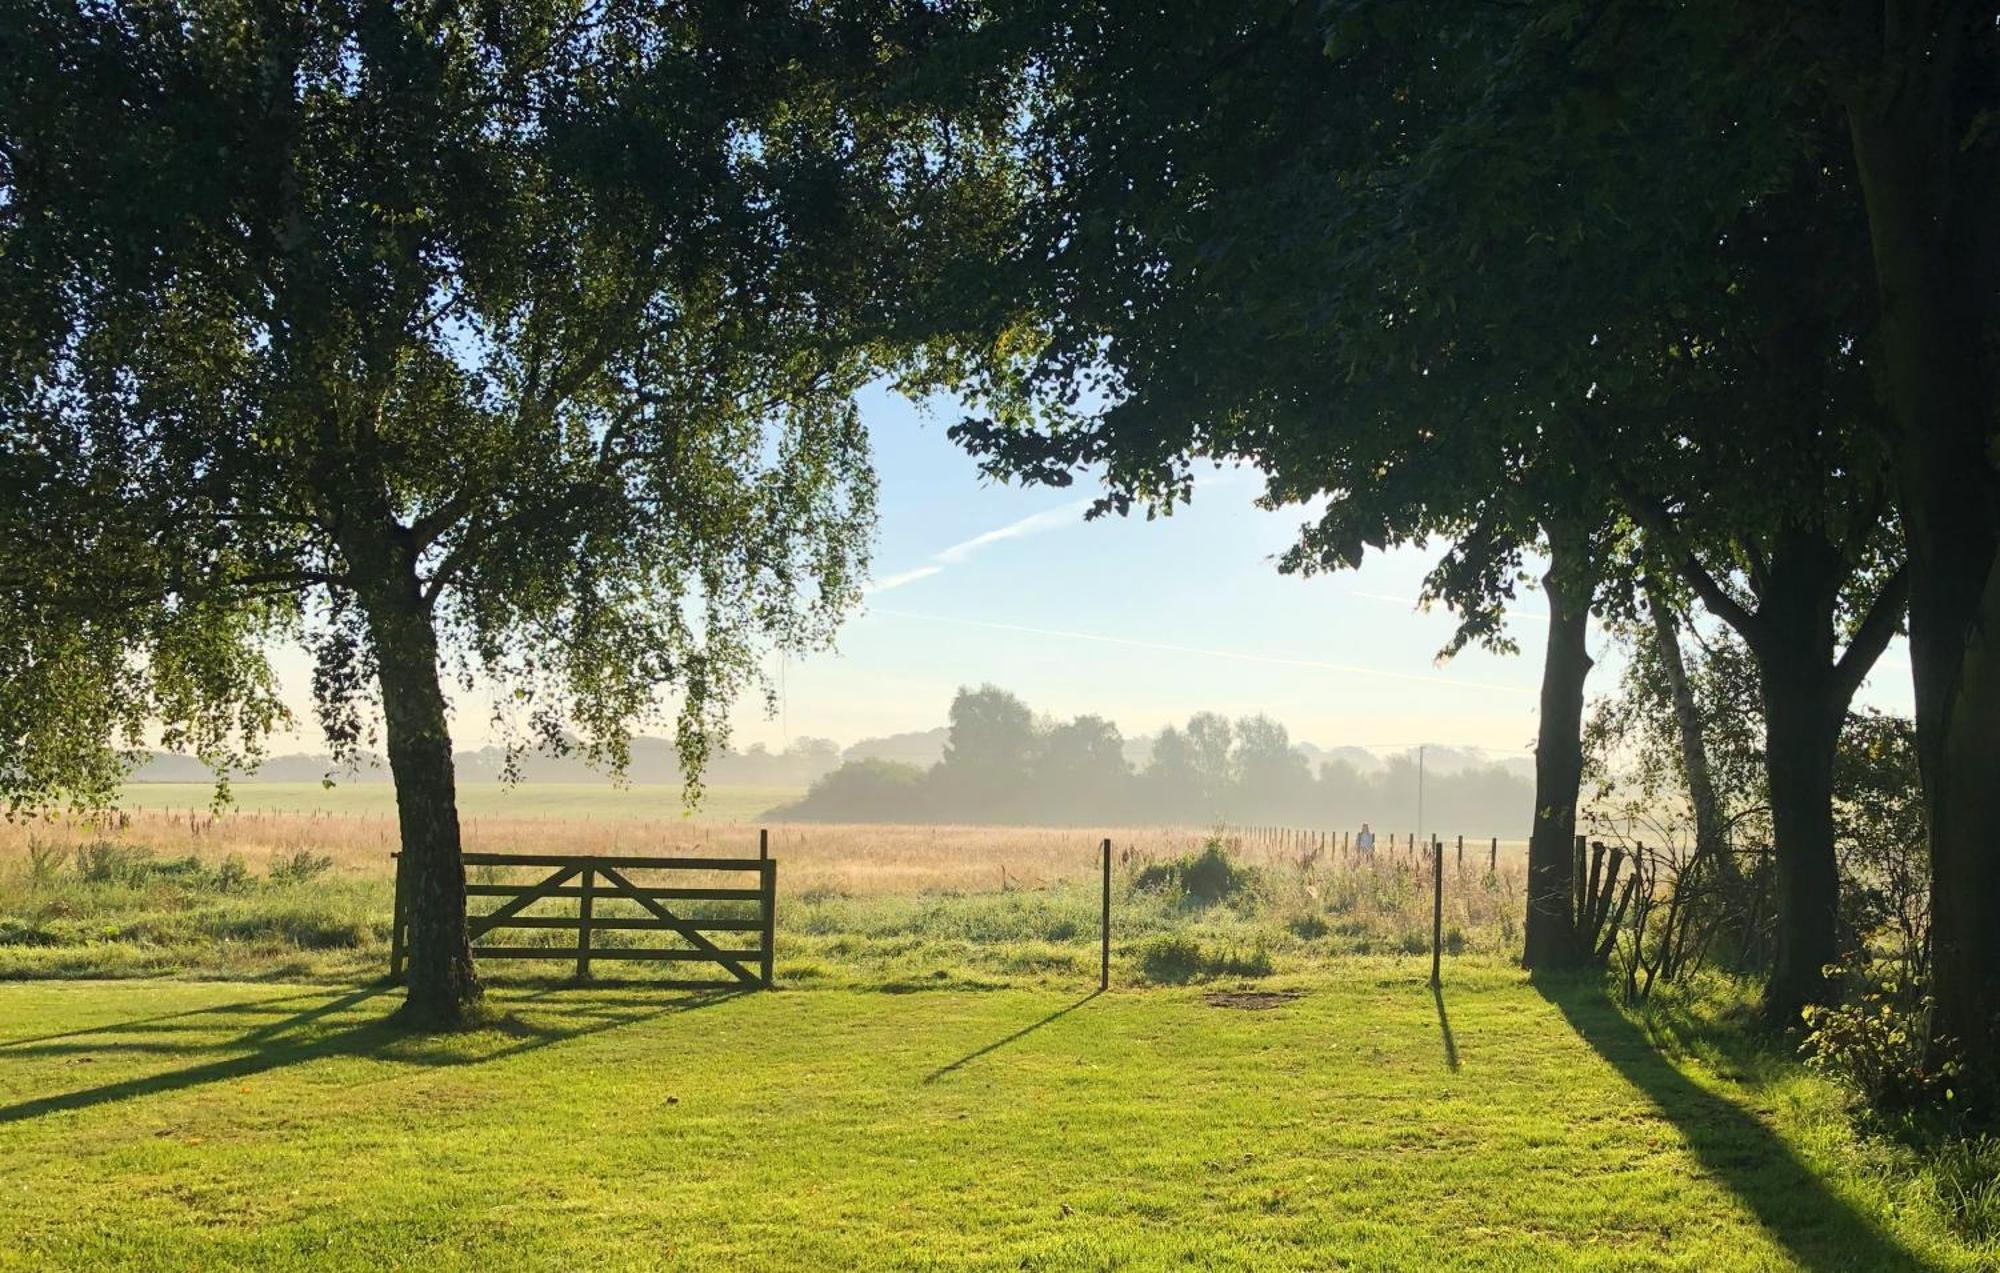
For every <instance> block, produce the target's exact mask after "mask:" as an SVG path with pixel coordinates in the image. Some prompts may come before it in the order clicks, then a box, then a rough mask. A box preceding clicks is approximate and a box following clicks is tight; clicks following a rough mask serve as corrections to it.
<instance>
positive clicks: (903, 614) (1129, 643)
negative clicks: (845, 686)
mask: <svg viewBox="0 0 2000 1273" xmlns="http://www.w3.org/2000/svg"><path fill="white" fill-rule="evenodd" d="M871 613H874V614H886V615H891V616H893V617H895V618H899V619H923V620H925V621H927V622H930V623H955V624H959V625H961V626H963V627H968V628H986V629H989V630H991V631H994V632H1018V633H1022V634H1025V635H1028V636H1044V637H1056V638H1059V639H1062V640H1068V641H1092V642H1096V643H1098V644H1101V645H1122V646H1125V647H1127V648H1130V649H1139V650H1160V651H1163V652H1165V653H1168V654H1193V655H1199V656H1201V657H1204V658H1212V659H1233V660H1235V661H1236V662H1239V663H1271V664H1276V665H1277V666H1280V667H1302V668H1310V669H1313V670H1315V671H1321V672H1339V673H1342V674H1344V675H1348V676H1362V677H1372V678H1374V679H1376V680H1384V681H1416V682H1418V683H1420V684H1424V685H1439V686H1445V687H1447V688H1451V689H1476V690H1491V691H1493V692H1494V693H1496V694H1534V693H1536V692H1537V691H1536V689H1535V688H1534V687H1533V686H1527V685H1503V684H1500V683H1499V682H1497V681H1470V680H1466V679H1464V678H1462V677H1457V676H1449V675H1446V674H1445V673H1442V672H1438V673H1431V674H1424V673H1419V672H1392V671H1389V670H1388V669H1386V668H1379V667H1361V666H1359V665H1357V664H1353V663H1329V662H1326V661H1325V660H1323V659H1295V658H1286V657H1284V656H1283V655H1277V654H1247V653H1244V652H1243V651H1240V650H1217V649H1212V648H1208V647H1205V646H1198V645H1173V644H1170V643H1168V642H1165V641H1144V640H1140V639H1139V638H1137V637H1119V636H1105V635H1103V634H1102V633H1096V632H1065V631H1062V630H1061V629H1058V628H1031V627H1028V626H1027V625H1025V624H1020V623H994V622H991V621H989V620H986V619H960V618H954V617H952V616H949V615H942V614H920V613H918V612H917V611H914V610H885V609H883V608H881V607H879V606H878V607H874V608H873V609H872V611H871Z"/></svg>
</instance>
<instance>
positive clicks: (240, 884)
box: [215, 853, 250, 893]
mask: <svg viewBox="0 0 2000 1273" xmlns="http://www.w3.org/2000/svg"><path fill="white" fill-rule="evenodd" d="M249 887H250V868H249V867H248V866H245V865H244V863H243V855H242V854H240V853H232V854H230V855H229V856H228V857H226V858H224V859H222V865H220V866H218V867H216V868H215V889H216V892H218V893H241V892H242V891H243V890H245V889H247V888H249Z"/></svg>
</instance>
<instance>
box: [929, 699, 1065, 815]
mask: <svg viewBox="0 0 2000 1273" xmlns="http://www.w3.org/2000/svg"><path fill="white" fill-rule="evenodd" d="M950 721H951V732H950V735H949V737H948V739H947V741H946V742H945V745H944V759H943V761H941V762H940V763H939V764H938V766H937V769H936V771H935V773H934V775H933V781H934V785H935V786H936V788H937V792H938V796H937V799H938V803H939V805H940V807H942V808H947V809H951V810H954V811H957V812H959V814H960V816H965V817H971V818H974V819H981V818H987V817H991V816H993V815H995V814H997V813H1000V812H1003V811H1007V812H1014V811H1018V810H1021V809H1022V806H1023V805H1024V803H1025V801H1026V797H1027V788H1028V776H1029V774H1030V773H1031V772H1032V771H1033V768H1034V764H1035V758H1036V756H1037V754H1038V753H1039V752H1040V751H1041V746H1042V740H1041V731H1040V729H1039V728H1038V727H1037V726H1036V724H1035V715H1034V713H1033V712H1031V711H1029V710H1028V705H1027V704H1026V703H1023V702H1022V701H1021V700H1020V699H1019V698H1017V697H1015V696H1014V695H1013V694H1010V693H1008V692H1007V691H1006V690H1003V689H1000V688H999V687H997V686H993V685H982V686H980V687H979V688H978V689H976V690H973V689H960V690H959V691H958V693H957V694H956V695H955V696H954V697H953V698H952V700H951V712H950Z"/></svg>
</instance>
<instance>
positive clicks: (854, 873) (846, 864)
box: [0, 811, 1521, 987]
mask: <svg viewBox="0 0 2000 1273" xmlns="http://www.w3.org/2000/svg"><path fill="white" fill-rule="evenodd" d="M757 834H758V833H757V829H756V828H754V827H751V826H748V825H743V824H717V823H688V822H678V821H671V822H653V821H646V820H642V819H603V820H598V821H591V822H582V821H562V820H544V819H538V818H526V819H524V818H493V817H476V816H469V817H468V818H467V820H466V831H465V840H466V846H467V848H469V849H478V850H503V851H504V850H515V851H534V852H542V853H547V852H551V851H570V852H592V853H648V854H675V855H686V856H704V855H717V856H751V855H754V854H755V852H756V846H757ZM1212 834H1213V833H1211V832H1206V831H1201V830H1196V829H1185V828H1157V827H1132V828H1103V829H1092V830H1090V831H1081V830H1076V829H1064V828H1041V827H964V826H957V827H951V826H943V827H924V826H781V827H774V828H772V829H771V833H770V845H771V853H772V855H773V856H774V857H775V858H777V859H778V862H779V876H778V880H779V905H778V937H779V941H778V950H779V961H778V974H779V977H780V979H781V980H783V981H785V982H787V983H788V984H791V985H795V986H800V985H849V986H865V987H880V986H898V985H907V984H911V983H912V982H915V981H922V982H924V983H925V984H933V985H934V984H937V983H940V982H955V983H960V984H974V985H980V986H996V985H998V986H1027V985H1048V984H1055V985H1075V984H1080V982H1081V981H1082V980H1085V979H1088V978H1089V977H1090V976H1091V974H1093V973H1094V971H1095V968H1096V961H1097V933H1098V897H1097V892H1098V878H1097V877H1098V870H1099V850H1098V844H1099V843H1100V840H1101V838H1102V837H1103V836H1109V837H1110V838H1111V839H1112V841H1113V844H1114V847H1115V850H1116V868H1117V876H1118V881H1117V882H1118V885H1119V888H1118V899H1117V904H1116V905H1115V907H1114V924H1113V937H1114V947H1115V951H1116V954H1117V956H1118V958H1119V961H1120V962H1121V964H1125V965H1130V966H1133V967H1142V966H1147V967H1152V968H1153V975H1155V976H1156V978H1161V979H1164V978H1168V977H1171V976H1181V975H1192V974H1195V973H1200V972H1202V971H1204V970H1213V969H1216V968H1222V967H1235V968H1241V967H1249V966H1260V967H1270V968H1276V969H1293V970H1303V969H1306V968H1311V967H1318V966H1323V965H1325V964H1326V963H1327V962H1328V961H1330V960H1335V959H1339V958H1344V957H1346V956H1349V955H1355V954H1379V953H1387V952H1402V953H1418V952H1422V951H1424V950H1427V949H1428V948H1429V941H1430V929H1431V916H1430V897H1429V891H1428V890H1429V874H1428V868H1427V867H1421V866H1419V865H1417V864H1415V863H1413V862H1411V861H1409V860H1408V859H1407V858H1398V857H1394V856H1392V855H1390V854H1387V853H1386V852H1385V853H1384V854H1382V855H1381V856H1380V858H1379V859H1378V860H1377V862H1376V863H1375V865H1374V866H1373V868H1372V869H1349V868H1348V867H1346V866H1342V865H1339V864H1335V863H1330V862H1328V861H1324V860H1322V861H1320V862H1317V863H1310V864H1309V863H1306V862H1304V861H1302V860H1301V858H1300V857H1299V855H1298V854H1297V853H1296V852H1294V851H1291V850H1287V849H1282V848H1278V847H1275V846H1273V845H1271V844H1268V843H1265V842H1262V841H1258V840H1255V839H1253V840H1251V841H1249V842H1244V841H1241V840H1230V841H1229V842H1228V844H1229V847H1230V848H1231V850H1232V852H1233V853H1234V855H1235V858H1236V860H1237V861H1238V863H1239V864H1240V865H1241V866H1243V867H1245V868H1247V869H1246V870H1245V871H1244V872H1243V874H1242V878H1241V879H1239V880H1235V881H1233V882H1232V883H1231V884H1230V886H1229V888H1228V890H1227V893H1228V895H1227V896H1226V897H1218V898H1216V899H1213V900H1214V901H1215V902H1216V904H1214V905H1204V904H1191V899H1189V898H1187V897H1186V896H1184V895H1182V894H1181V893H1180V892H1177V891H1176V890H1174V889H1171V888H1167V889H1156V888H1142V887H1138V885H1139V883H1140V881H1141V877H1142V876H1143V875H1144V874H1145V873H1146V872H1147V870H1148V868H1152V869H1153V870H1154V872H1155V874H1157V873H1158V871H1159V870H1161V869H1162V867H1163V864H1164V865H1171V864H1172V863H1174V862H1176V861H1179V860H1182V859H1185V858H1187V857H1189V856H1190V855H1192V854H1195V853H1197V852H1199V850H1200V848H1201V846H1202V845H1203V843H1204V842H1205V841H1207V840H1208V839H1209V838H1210V837H1211V836H1212ZM395 842H396V831H395V826H394V823H393V820H392V819H390V818H389V817H387V816H386V815H382V816H370V815H351V814H295V813H260V812H256V811H240V812H234V813H229V814H225V815H223V816H220V817H211V816H210V815H208V814H206V813H190V812H186V811H181V812H175V813H166V812H155V811H142V812H138V813H133V814H129V815H125V816H122V817H117V818H113V819H108V820H101V821H90V820H64V821H55V822H43V823H28V824H11V825H8V826H5V827H0V977H5V976H13V977H21V976H35V977H46V976H66V977H101V976H133V975H179V976H206V977H290V978H301V977H304V978H315V979H322V980H342V979H352V978H355V977H365V976H370V975H375V974H378V973H380V972H381V971H382V970H384V969H385V968H386V967H387V960H388V935H389V916H390V909H391V895H392V888H391V881H392V874H391V872H392V866H393V863H392V859H391V857H390V853H391V850H392V849H393V847H394V844H395ZM1476 856H1477V855H1474V857H1475V859H1476ZM1447 884H1448V887H1447V896H1446V920H1447V931H1446V936H1447V943H1448V946H1449V948H1450V949H1451V950H1452V952H1453V953H1454V954H1468V953H1471V954H1476V953H1489V954H1497V953H1501V952H1503V951H1505V950H1507V949H1509V948H1511V946H1512V945H1513V943H1514V942H1515V940H1516V937H1517V935H1518V934H1517V929H1518V919H1517V917H1516V916H1517V912H1518V910H1519V901H1518V899H1519V897H1520V890H1521V881H1520V866H1519V855H1518V853H1517V852H1513V851H1509V852H1505V853H1503V854H1502V859H1501V868H1500V871H1499V872H1498V873H1497V874H1494V875H1488V874H1487V873H1486V872H1485V871H1484V869H1483V867H1482V866H1481V865H1480V864H1479V863H1478V862H1477V861H1476V860H1475V861H1473V862H1471V863H1470V864H1469V865H1468V868H1467V870H1466V871H1465V872H1463V873H1460V872H1459V871H1457V870H1456V869H1455V867H1454V869H1453V870H1452V871H1450V872H1449V873H1448V877H1447ZM1193 902H1194V903H1198V902H1199V899H1193ZM543 913H548V912H547V911H546V910H545V911H544V912H543ZM548 967H549V966H548V965H530V966H528V967H525V968H518V969H517V968H506V967H502V968H499V969H498V971H499V972H501V973H502V974H503V975H506V976H534V975H537V973H536V969H538V968H539V969H540V970H541V971H542V972H543V973H546V970H547V968H548ZM637 975H644V971H643V970H640V972H639V973H638V974H637Z"/></svg>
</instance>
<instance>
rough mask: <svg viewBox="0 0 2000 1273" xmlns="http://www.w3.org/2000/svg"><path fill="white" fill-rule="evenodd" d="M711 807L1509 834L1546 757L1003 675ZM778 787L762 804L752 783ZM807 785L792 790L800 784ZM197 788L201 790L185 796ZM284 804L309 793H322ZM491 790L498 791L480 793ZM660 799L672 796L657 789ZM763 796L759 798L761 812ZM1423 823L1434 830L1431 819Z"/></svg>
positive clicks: (742, 775) (578, 764)
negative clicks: (1391, 747) (1094, 694)
mask: <svg viewBox="0 0 2000 1273" xmlns="http://www.w3.org/2000/svg"><path fill="white" fill-rule="evenodd" d="M506 759H507V758H506V754H505V752H504V751H503V750H502V749H500V748H498V747H484V748H479V749H476V750H467V751H461V752H459V753H458V754H457V756H456V758H455V761H456V765H457V768H458V773H459V775H460V778H461V781H463V782H464V783H465V788H466V791H467V794H471V793H472V792H474V791H476V790H477V789H478V787H479V786H481V785H484V784H488V783H499V782H503V781H504V778H505V775H504V768H505V765H506ZM208 777H209V775H208V773H207V771H206V770H205V769H204V768H203V767H202V766H201V765H200V764H199V763H198V762H195V761H193V760H191V759H189V758H186V757H182V756H176V755H173V754H170V753H153V754H152V755H150V756H149V757H148V758H147V759H146V760H145V761H144V763H142V764H141V765H140V766H139V767H138V768H137V769H135V770H134V772H133V784H134V786H133V788H132V791H133V798H134V800H135V801H136V802H137V803H140V804H144V803H146V795H147V790H146V788H147V785H148V784H176V785H187V784H199V783H201V782H203V781H204V780H205V779H207V778H208ZM623 777H624V779H625V780H626V781H627V782H629V783H630V784H631V785H633V786H635V787H650V786H671V787H673V788H675V789H678V788H679V787H680V786H681V785H682V782H683V771H682V769H681V765H680V762H679V758H678V756H677V755H676V753H675V750H674V746H673V743H672V742H671V741H670V740H667V739H662V738H653V737H640V738H637V739H634V740H633V744H632V765H631V767H630V769H629V770H628V771H627V773H626V774H625V775H623ZM323 778H331V779H333V780H334V782H335V784H336V789H337V788H338V787H340V786H368V785H372V784H386V783H387V781H388V770H387V768H386V767H385V766H384V765H383V764H382V763H381V761H380V760H379V758H376V757H372V756H371V757H368V758H366V759H365V760H364V761H363V762H362V763H360V764H359V765H356V766H353V767H350V768H346V769H341V768H339V767H337V766H336V765H335V764H334V762H333V760H332V759H331V758H330V757H326V756H314V755H301V754H293V755H282V756H274V757H272V758H270V759H269V760H267V761H266V762H265V763H264V764H262V765H261V766H259V767H258V768H257V769H256V770H254V771H252V772H251V773H248V774H245V775H242V776H241V777H237V778H233V779H232V785H233V786H234V785H239V784H240V785H242V786H245V787H248V788H252V789H253V790H251V791H249V792H246V793H243V794H241V795H240V796H239V797H238V798H239V800H240V802H242V803H243V804H245V805H246V806H259V805H264V804H268V803H269V801H267V800H263V799H261V798H260V797H259V795H258V793H256V792H255V791H254V788H256V787H257V786H259V785H260V784H277V783H283V784H302V783H317V782H319V781H320V780H321V779H323ZM702 779H703V782H704V784H705V786H706V787H707V789H708V790H707V791H706V793H705V795H704V797H703V800H702V803H701V804H700V805H698V806H697V811H698V812H703V813H705V814H708V815H709V816H715V815H716V814H717V808H716V807H714V806H717V805H720V806H722V807H725V808H726V809H727V810H728V813H727V814H726V815H725V816H731V817H734V816H739V815H741V814H743V813H745V812H746V811H748V812H749V813H750V816H753V817H761V818H763V819H764V820H768V821H775V822H889V823H912V822H950V823H962V824H975V825H976V824H992V825H1064V824H1093V823H1118V824H1120V825H1124V824H1132V823H1139V824H1158V825H1169V824H1180V825H1201V824H1204V823H1283V824H1289V825H1297V826H1312V827H1327V828H1343V829H1353V828H1357V827H1359V826H1360V825H1361V824H1362V823H1364V822H1365V823H1369V824H1371V825H1373V826H1374V827H1375V828H1376V829H1377V830H1378V831H1380V832H1382V833H1384V834H1388V833H1392V832H1393V833H1396V834H1409V833H1411V832H1413V831H1417V830H1425V831H1437V832H1439V833H1440V834H1447V835H1449V834H1465V835H1470V836H1474V837H1477V838H1485V837H1488V836H1496V835H1497V836H1500V837H1501V838H1503V839H1512V838H1514V837H1516V836H1518V835H1521V834H1524V833H1525V831H1524V829H1525V828H1526V826H1527V825H1528V820H1529V818H1530V816H1531V814H1532V810H1533V805H1534V763H1533V761H1532V759H1531V758H1529V757H1526V756H1511V757H1506V758H1498V757H1494V756H1491V755H1489V754H1488V753H1486V752H1484V751H1482V750H1480V749H1478V748H1460V747H1451V746H1442V745H1440V746H1425V747H1422V748H1410V749H1407V750H1404V751H1389V752H1378V751H1374V750H1370V749H1368V748H1364V747H1356V746H1342V745H1333V746H1321V745H1317V744H1314V743H1311V742H1306V741H1303V740H1294V739H1293V738H1292V737H1291V736H1290V733H1289V732H1288V731H1287V730H1286V728H1285V726H1283V725H1282V724H1280V723H1278V722H1277V721H1275V720H1272V719H1271V718H1270V717H1268V716H1248V717H1242V718H1238V719H1234V720H1232V719H1230V718H1228V717H1226V716H1223V715H1221V714H1219V713H1216V712H1206V711H1198V712H1195V713H1193V714H1192V715H1190V716H1189V717H1188V718H1187V721H1186V723H1185V724H1184V725H1180V726H1171V725H1170V726H1168V727H1167V728H1165V729H1163V730H1161V731H1160V732H1159V733H1157V734H1152V735H1141V736H1139V737H1135V738H1126V737H1125V736H1124V735H1123V734H1122V733H1121V732H1120V730H1119V728H1118V726H1117V724H1116V723H1115V722H1113V721H1109V720H1106V719H1104V718H1103V717H1100V716H1088V715H1087V716H1078V717H1075V718H1073V719H1069V720H1062V719H1057V718H1054V717H1050V716H1045V715H1041V714H1038V713H1036V712H1034V711H1033V710H1032V709H1031V708H1030V706H1029V705H1028V704H1027V703H1025V702H1023V701H1022V700H1021V699H1020V698H1019V697H1017V696H1016V695H1014V694H1011V693H1009V692H1007V691H1005V690H1002V689H999V688H996V687H994V686H990V685H989V686H984V687H981V688H980V689H977V690H961V691H960V692H959V694H958V695H957V697H956V698H954V699H953V701H952V704H951V708H950V711H949V713H948V722H947V723H946V724H944V725H940V726H938V727H936V728H934V729H929V730H922V731H912V732H907V733H901V734H892V735H887V736H883V737H877V738H863V739H861V740H859V741H857V742H854V743H852V744H849V745H848V746H845V747H842V746H841V745H840V744H838V743H835V742H833V741H831V740H829V739H824V738H800V739H798V740H796V741H794V742H793V743H792V744H791V745H790V746H789V747H787V748H785V749H784V750H782V751H777V752H773V751H771V750H769V749H767V748H765V747H763V746H762V745H753V746H751V747H749V748H748V749H745V750H742V751H736V750H725V751H723V752H722V753H720V754H719V755H717V756H715V757H714V758H713V759H712V760H711V762H710V764H709V766H708V767H707V769H706V770H705V771H704V773H703V774H702ZM608 781H609V779H608V777H607V775H605V774H604V773H603V772H601V771H599V770H596V769H593V768H591V767H590V766H589V765H588V764H586V763H585V762H584V761H583V760H582V759H581V758H579V757H576V756H558V755H553V754H550V753H548V752H546V751H541V752H532V753H529V754H527V755H524V756H523V757H521V758H520V761H519V765H518V776H517V781H516V782H515V784H514V786H513V789H512V791H511V792H510V794H509V796H508V797H507V800H508V801H509V802H512V803H516V804H517V805H519V806H521V807H526V806H527V805H529V804H531V803H535V802H536V801H537V799H538V796H539V795H540V794H541V793H543V792H547V791H549V790H550V789H552V788H556V787H561V788H562V789H563V790H564V791H565V793H568V794H570V795H571V796H572V797H573V795H574V793H575V789H576V788H577V787H579V786H585V787H588V786H597V787H603V786H604V785H605V784H606V783H607V782H608ZM746 788H752V789H763V790H764V791H765V792H767V793H770V797H771V799H770V802H769V803H768V804H762V803H759V802H758V801H757V800H756V798H755V796H754V795H753V794H752V793H751V792H749V791H745V790H743V789H746ZM788 791H789V792H796V793H798V794H797V797H796V798H784V793H786V792H788ZM177 794H178V795H179V797H180V798H181V799H186V798H187V795H188V792H186V791H181V792H178V793H177ZM284 803H285V804H287V805H292V804H300V803H305V804H310V803H312V794H311V792H310V791H304V792H300V793H298V794H297V795H290V794H288V796H287V799H286V800H285V801H284ZM482 803H487V802H484V801H482ZM647 803H648V804H651V805H658V804H661V803H662V801H661V800H659V799H654V800H649V801H648V802H647ZM753 806H754V808H753ZM1419 823H1421V827H1420V826H1419Z"/></svg>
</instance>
